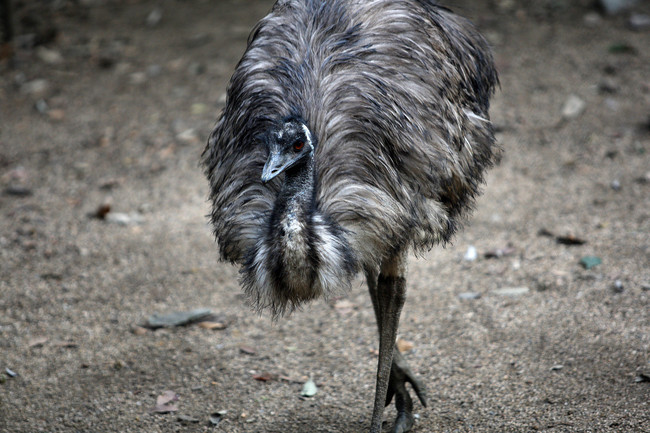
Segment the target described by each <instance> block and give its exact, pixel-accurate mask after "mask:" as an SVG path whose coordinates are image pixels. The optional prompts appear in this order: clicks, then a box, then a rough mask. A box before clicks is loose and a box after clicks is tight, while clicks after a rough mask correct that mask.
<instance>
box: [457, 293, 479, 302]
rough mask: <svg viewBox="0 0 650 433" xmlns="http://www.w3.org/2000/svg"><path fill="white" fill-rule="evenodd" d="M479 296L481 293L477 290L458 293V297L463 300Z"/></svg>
mask: <svg viewBox="0 0 650 433" xmlns="http://www.w3.org/2000/svg"><path fill="white" fill-rule="evenodd" d="M480 297H481V294H480V293H478V292H463V293H459V294H458V299H463V300H472V299H479V298H480Z"/></svg>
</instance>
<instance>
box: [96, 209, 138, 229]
mask: <svg viewBox="0 0 650 433" xmlns="http://www.w3.org/2000/svg"><path fill="white" fill-rule="evenodd" d="M105 220H106V221H107V222H109V223H113V224H118V225H122V226H128V225H138V224H142V223H144V218H143V217H142V216H141V215H139V214H137V213H129V214H126V213H121V212H109V213H107V214H106V217H105Z"/></svg>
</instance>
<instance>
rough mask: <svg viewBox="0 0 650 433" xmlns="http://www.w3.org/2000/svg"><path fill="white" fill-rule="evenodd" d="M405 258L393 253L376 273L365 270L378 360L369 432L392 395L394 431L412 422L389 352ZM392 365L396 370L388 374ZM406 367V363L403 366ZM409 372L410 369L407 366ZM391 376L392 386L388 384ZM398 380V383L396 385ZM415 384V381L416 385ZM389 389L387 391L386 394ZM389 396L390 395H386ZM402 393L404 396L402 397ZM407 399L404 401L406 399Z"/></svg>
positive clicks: (399, 370)
mask: <svg viewBox="0 0 650 433" xmlns="http://www.w3.org/2000/svg"><path fill="white" fill-rule="evenodd" d="M405 276H406V260H405V257H403V256H395V257H393V258H391V259H390V260H386V261H385V262H384V263H382V266H381V269H380V273H379V276H378V277H377V272H376V271H368V270H367V271H366V277H367V280H368V289H369V291H370V298H371V300H372V305H373V308H374V310H375V317H376V319H377V327H378V330H379V361H378V366H377V387H376V390H375V403H374V408H373V412H372V421H371V425H370V432H371V433H379V432H381V423H382V415H383V412H384V406H386V402H387V401H388V402H390V400H391V399H392V396H393V395H397V396H398V397H397V398H396V399H395V402H396V405H397V407H398V412H399V413H400V415H398V419H397V423H396V426H395V430H394V431H395V432H406V431H408V430H409V429H410V428H411V426H412V425H413V416H412V414H411V412H412V406H413V404H412V402H410V397H409V396H408V393H407V392H406V389H405V388H404V380H405V379H404V377H405V376H404V375H402V377H401V378H400V377H399V376H400V373H403V372H404V369H403V368H401V367H400V366H398V365H397V364H394V362H393V353H394V352H396V350H395V337H396V335H397V327H398V325H399V317H400V313H401V311H402V306H403V305H404V300H405V298H406V279H405ZM395 360H396V361H398V363H399V364H403V365H405V364H404V362H403V361H404V360H403V358H402V357H401V355H398V356H397V358H396V359H395ZM394 368H395V371H396V373H395V374H391V371H392V370H393V369H394ZM407 369H408V367H407ZM408 372H409V374H410V376H412V374H411V373H410V370H408ZM391 379H392V382H393V384H392V386H391V385H390V382H391ZM400 384H401V387H400ZM418 386H419V385H418ZM389 390H390V394H389ZM389 396H390V398H388V397H389ZM404 396H406V397H404ZM407 399H408V402H410V403H407Z"/></svg>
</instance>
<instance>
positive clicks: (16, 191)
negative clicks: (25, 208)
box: [5, 185, 32, 197]
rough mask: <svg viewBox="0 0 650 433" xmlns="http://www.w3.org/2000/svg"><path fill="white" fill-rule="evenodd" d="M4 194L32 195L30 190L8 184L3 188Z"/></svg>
mask: <svg viewBox="0 0 650 433" xmlns="http://www.w3.org/2000/svg"><path fill="white" fill-rule="evenodd" d="M5 194H7V195H13V196H14V197H27V196H30V195H32V190H31V189H29V188H27V187H24V186H20V185H10V186H8V187H7V188H5Z"/></svg>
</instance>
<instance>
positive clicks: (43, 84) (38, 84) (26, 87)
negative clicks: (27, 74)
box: [20, 78, 50, 95]
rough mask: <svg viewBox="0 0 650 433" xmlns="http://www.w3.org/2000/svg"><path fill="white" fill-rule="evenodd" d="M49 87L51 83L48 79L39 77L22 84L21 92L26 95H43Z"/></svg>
mask: <svg viewBox="0 0 650 433" xmlns="http://www.w3.org/2000/svg"><path fill="white" fill-rule="evenodd" d="M49 87H50V83H49V82H48V81H47V80H45V79H43V78H39V79H36V80H32V81H28V82H26V83H24V84H23V85H22V86H20V92H21V93H22V94H24V95H42V94H44V93H45V92H46V91H47V89H48V88H49Z"/></svg>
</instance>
